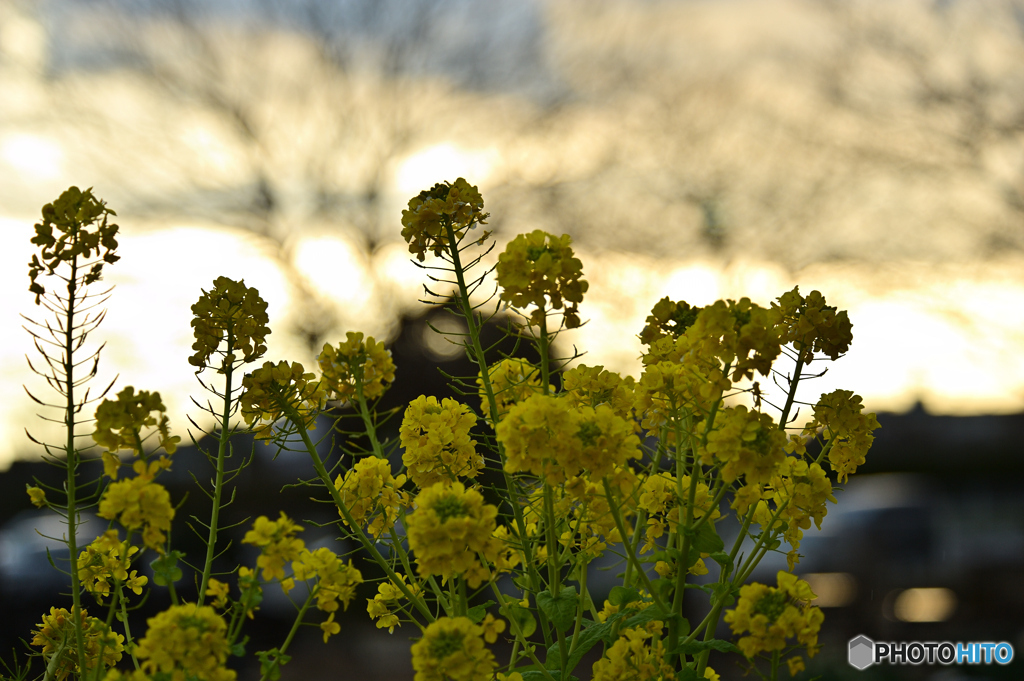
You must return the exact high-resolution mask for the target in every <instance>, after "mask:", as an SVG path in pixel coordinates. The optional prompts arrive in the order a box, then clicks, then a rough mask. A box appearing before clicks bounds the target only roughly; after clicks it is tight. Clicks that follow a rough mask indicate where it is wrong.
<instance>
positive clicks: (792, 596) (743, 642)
mask: <svg viewBox="0 0 1024 681" xmlns="http://www.w3.org/2000/svg"><path fill="white" fill-rule="evenodd" d="M777 579H778V587H777V588H776V587H772V586H766V585H764V584H759V583H757V582H754V583H752V584H747V585H744V586H743V587H741V588H740V598H739V601H738V602H737V603H736V609H735V610H727V611H726V613H725V621H726V622H728V623H729V627H730V628H731V629H732V632H733V633H734V634H743V633H746V634H747V635H746V636H743V637H742V638H740V640H739V641H738V643H737V645H738V646H739V649H740V650H741V651H743V654H744V655H746V656H747V657H748V658H753V657H755V656H756V655H758V654H759V653H761V652H774V651H777V650H779V651H781V650H783V649H785V648H786V646H787V645H789V644H787V641H789V640H790V639H796V642H797V644H799V645H801V646H805V647H806V648H807V654H808V655H809V656H812V657H813V656H814V654H815V653H817V652H818V631H819V629H820V628H821V623H822V622H823V621H824V619H825V617H824V615H822V613H821V609H820V608H817V607H814V606H812V605H809V602H810V601H812V600H814V599H815V598H817V596H815V595H814V592H812V591H811V587H810V585H808V584H807V582H805V581H803V580H801V579H798V578H797V576H796V575H793V574H790V573H788V572H783V571H781V570H780V571H779V573H778V577H777Z"/></svg>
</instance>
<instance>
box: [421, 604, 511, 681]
mask: <svg viewBox="0 0 1024 681" xmlns="http://www.w3.org/2000/svg"><path fill="white" fill-rule="evenodd" d="M483 633H484V631H483V628H482V627H480V626H478V625H476V624H473V622H472V621H471V620H470V619H469V618H466V617H454V618H449V617H442V618H440V619H438V620H436V621H434V622H432V623H431V624H430V625H428V626H427V628H426V629H425V630H424V631H423V638H421V639H420V640H419V641H417V642H416V643H414V644H413V646H412V666H413V669H415V670H416V677H415V681H482V680H483V679H489V678H491V676H492V675H493V674H494V666H495V664H494V654H493V653H491V651H490V650H488V649H487V648H486V647H485V646H484V641H483Z"/></svg>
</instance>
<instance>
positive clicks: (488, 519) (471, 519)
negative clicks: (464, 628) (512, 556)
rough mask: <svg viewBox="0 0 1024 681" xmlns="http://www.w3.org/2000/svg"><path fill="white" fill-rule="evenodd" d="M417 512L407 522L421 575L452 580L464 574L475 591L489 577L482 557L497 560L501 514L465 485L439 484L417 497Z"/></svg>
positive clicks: (410, 542)
mask: <svg viewBox="0 0 1024 681" xmlns="http://www.w3.org/2000/svg"><path fill="white" fill-rule="evenodd" d="M414 505H415V506H416V511H415V512H413V513H411V514H409V516H408V517H407V519H406V523H407V533H408V534H407V536H408V538H409V548H410V549H412V550H413V552H415V554H416V568H417V571H418V572H419V573H420V574H421V575H440V576H441V577H443V578H445V579H449V578H451V577H454V576H456V575H462V576H463V577H464V578H465V579H466V581H467V582H468V583H469V585H470V587H472V588H474V589H475V588H476V587H478V586H479V585H480V583H481V582H483V581H484V580H485V579H488V578H489V576H490V572H489V570H488V568H487V566H486V564H481V563H480V560H479V558H478V557H477V554H478V553H482V554H484V557H485V558H486V559H487V560H488V561H493V560H494V558H495V557H496V554H497V552H498V550H499V548H500V543H499V541H497V540H496V539H495V538H494V536H493V535H494V530H495V527H496V523H495V518H496V517H497V515H498V509H497V508H496V507H495V506H491V505H490V504H485V503H484V498H483V495H481V494H480V493H479V492H477V491H476V490H474V489H466V488H465V487H464V486H463V485H462V483H459V482H456V483H452V484H451V485H450V486H449V485H448V484H446V483H443V482H439V483H437V484H436V485H434V486H432V487H429V488H427V489H425V490H423V491H422V492H420V494H419V496H417V497H416V500H415V501H414Z"/></svg>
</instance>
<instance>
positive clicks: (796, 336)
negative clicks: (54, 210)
mask: <svg viewBox="0 0 1024 681" xmlns="http://www.w3.org/2000/svg"><path fill="white" fill-rule="evenodd" d="M772 308H773V309H774V310H776V311H777V312H778V313H779V315H780V316H781V320H780V324H779V326H780V328H781V329H782V334H781V340H782V342H783V343H791V344H793V346H794V347H796V348H797V350H798V351H799V353H800V355H799V357H800V359H801V361H803V362H804V363H807V362H809V361H810V360H811V359H812V358H813V356H814V354H813V353H815V352H820V353H822V354H824V355H826V356H828V357H829V359H832V360H835V359H838V358H839V356H840V355H842V354H845V353H846V351H847V350H849V349H850V343H852V342H853V324H851V323H850V318H849V316H848V315H847V313H846V311H845V310H843V311H837V310H836V308H835V307H831V306H829V305H827V304H826V303H825V297H824V296H823V295H821V293H819V292H818V291H811V292H810V293H809V294H808V295H807V297H806V298H805V297H804V296H801V295H800V290H799V287H797V286H794V287H793V290H792V291H788V292H786V293H783V294H782V295H781V296H780V297H779V300H778V303H777V304H776V303H772Z"/></svg>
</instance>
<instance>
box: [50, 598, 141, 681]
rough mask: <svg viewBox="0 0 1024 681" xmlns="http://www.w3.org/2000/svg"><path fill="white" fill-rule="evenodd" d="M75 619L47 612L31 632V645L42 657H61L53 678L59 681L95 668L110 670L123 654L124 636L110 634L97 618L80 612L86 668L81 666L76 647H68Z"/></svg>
mask: <svg viewBox="0 0 1024 681" xmlns="http://www.w3.org/2000/svg"><path fill="white" fill-rule="evenodd" d="M75 619H76V618H74V617H73V616H72V614H71V613H70V612H68V611H67V610H65V609H64V608H50V614H48V615H43V621H42V622H41V623H39V624H38V625H36V629H35V631H33V632H32V633H33V637H32V645H34V646H40V647H41V648H42V653H43V655H45V656H46V657H50V656H52V655H55V654H59V655H60V657H59V658H58V661H57V663H56V664H57V666H56V667H55V669H56V673H55V676H56V677H57V679H59V680H60V679H65V678H67V677H68V676H69V675H71V674H79V675H84V674H83V672H86V671H92V670H93V669H96V665H97V664H100V663H102V665H103V666H104V667H112V666H114V665H115V664H117V662H118V661H119V660H120V659H121V653H122V652H123V651H124V645H123V644H124V636H122V635H121V634H118V633H115V632H113V631H111V630H110V629H108V628H107V625H106V624H104V623H103V622H102V621H100V620H99V619H98V618H96V617H89V613H88V611H86V610H82V619H81V622H82V628H83V633H84V639H85V641H84V642H85V646H84V648H85V650H84V652H85V664H84V665H83V664H80V662H79V660H78V649H77V646H75V645H68V643H69V642H71V641H74V640H75ZM101 647H102V649H103V659H102V661H101V660H100V648H101Z"/></svg>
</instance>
